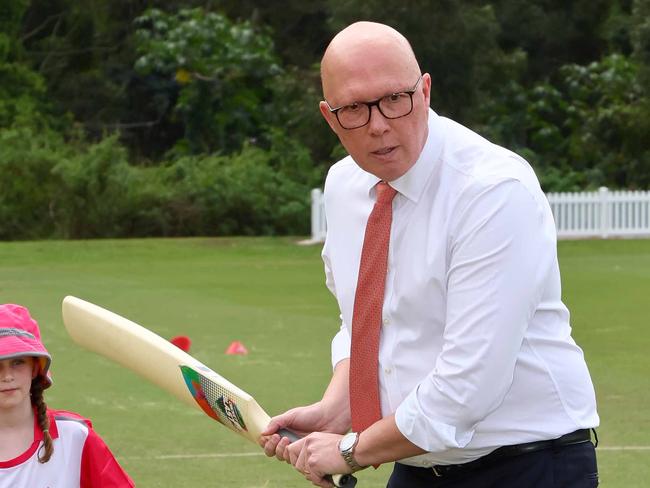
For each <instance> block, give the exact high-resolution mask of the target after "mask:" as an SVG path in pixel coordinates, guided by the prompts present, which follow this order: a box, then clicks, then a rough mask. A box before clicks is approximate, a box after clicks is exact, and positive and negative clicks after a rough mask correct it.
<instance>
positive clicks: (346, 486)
mask: <svg viewBox="0 0 650 488" xmlns="http://www.w3.org/2000/svg"><path fill="white" fill-rule="evenodd" d="M278 434H279V435H280V436H282V437H286V438H287V439H289V440H290V441H291V442H294V441H297V440H298V439H300V437H299V436H297V435H296V434H295V433H294V432H291V431H290V430H287V429H280V430H278ZM325 479H326V480H328V481H331V482H332V483H334V486H336V487H337V488H354V487H355V486H357V479H356V478H355V477H354V476H352V475H351V474H332V475H329V474H328V475H327V476H325Z"/></svg>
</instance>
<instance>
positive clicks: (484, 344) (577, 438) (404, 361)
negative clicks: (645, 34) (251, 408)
mask: <svg viewBox="0 0 650 488" xmlns="http://www.w3.org/2000/svg"><path fill="white" fill-rule="evenodd" d="M321 76H322V86H323V95H324V100H323V101H322V102H320V111H321V114H322V115H323V117H324V118H325V120H326V121H327V123H328V124H329V126H330V127H331V128H332V130H333V131H334V132H335V133H336V135H337V136H338V138H339V140H340V141H341V143H342V144H343V146H344V147H345V149H346V150H347V152H348V153H349V156H348V157H346V158H344V159H343V160H341V161H339V162H337V163H336V164H334V165H333V166H332V167H331V169H330V171H329V173H328V176H327V180H326V183H325V208H326V215H327V223H328V231H327V239H326V242H325V245H324V248H323V253H322V255H323V260H324V263H325V272H326V282H327V286H328V288H329V289H330V290H331V291H332V293H333V294H334V296H335V297H336V300H337V302H338V304H339V308H340V312H341V327H340V330H339V332H338V333H337V334H336V336H335V337H334V339H333V341H332V365H333V375H332V379H331V382H330V384H329V386H328V388H327V390H326V391H325V393H324V395H323V397H322V399H321V400H320V401H319V402H317V403H315V404H313V405H309V406H304V407H298V408H295V409H292V410H289V411H288V412H286V413H284V414H282V415H279V416H277V417H275V418H273V419H272V421H271V423H270V424H269V427H268V428H267V430H266V431H265V432H264V436H263V437H262V438H261V440H260V444H261V445H262V446H263V447H264V449H265V452H266V454H267V455H269V456H276V457H277V458H278V459H280V460H284V461H287V462H290V463H291V464H292V465H293V466H295V468H296V469H297V470H298V471H300V472H301V473H302V474H303V475H304V476H305V477H306V478H307V479H308V480H310V481H311V482H312V483H313V484H315V485H317V486H321V487H329V486H332V485H331V484H330V483H329V482H328V481H327V480H326V479H325V478H324V477H325V475H326V474H328V473H350V472H354V471H357V470H359V469H363V468H364V467H367V466H371V465H372V466H377V465H380V464H383V463H388V462H395V464H394V468H393V473H392V474H391V477H390V479H389V481H388V485H387V486H388V487H389V488H418V487H433V486H445V487H467V488H469V487H471V488H481V487H499V488H504V487H505V488H508V487H517V488H521V487H527V488H531V487H594V486H597V485H598V473H597V467H596V457H595V450H594V444H593V443H592V442H591V429H593V428H595V427H596V426H597V425H598V423H599V419H598V415H597V412H596V401H595V394H594V389H593V385H592V381H591V378H590V375H589V372H588V369H587V366H586V363H585V360H584V357H583V353H582V351H581V349H580V348H579V347H578V346H577V345H576V343H575V342H574V340H573V339H572V338H571V327H570V325H569V313H568V310H567V308H566V307H565V305H564V304H563V303H562V299H561V290H560V272H559V266H558V261H557V254H556V234H555V225H554V221H553V217H552V214H551V210H550V208H549V206H548V203H547V201H546V198H545V196H544V194H543V193H542V190H541V188H540V186H539V183H538V180H537V178H536V177H535V174H534V172H533V170H532V169H531V167H530V165H529V164H528V163H527V162H526V161H525V160H523V159H522V158H521V157H519V156H518V155H516V154H514V153H512V152H510V151H508V150H506V149H504V148H502V147H499V146H496V145H494V144H492V143H490V142H488V141H487V140H485V139H483V138H482V137H480V136H479V135H477V134H476V133H474V132H472V131H470V130H469V129H467V128H465V127H463V126H461V125H459V124H457V123H455V122H453V121H451V120H449V119H446V118H444V117H440V116H438V115H437V114H436V113H435V112H433V111H432V110H431V109H430V108H429V101H430V100H429V96H430V90H431V77H430V75H429V74H428V73H424V74H422V73H421V71H420V67H419V65H418V62H417V60H416V57H415V55H414V52H413V50H412V48H411V46H410V44H409V42H408V41H407V40H406V39H405V38H404V37H403V36H402V35H401V34H400V33H399V32H397V31H395V30H394V29H392V28H390V27H388V26H386V25H382V24H377V23H371V22H359V23H355V24H352V25H350V26H348V27H347V28H345V29H344V30H342V31H341V32H339V33H338V34H337V35H336V36H335V37H334V39H333V40H332V41H331V43H330V45H329V46H328V48H327V50H326V52H325V54H324V56H323V59H322V64H321ZM440 76H444V73H441V74H440ZM386 195H388V196H386ZM376 200H379V201H380V202H378V203H376ZM382 205H383V207H382ZM376 206H379V207H381V208H383V209H384V210H383V213H382V214H381V215H382V216H381V217H380V216H378V215H379V214H376V215H375V210H374V208H375V207H376ZM386 208H388V211H386ZM371 213H372V214H373V216H371ZM369 216H371V218H370V219H369ZM386 218H387V219H388V220H385V219H386ZM379 221H381V222H382V223H381V224H379V227H376V225H378V224H376V222H379ZM386 228H387V229H388V230H386ZM377 229H384V230H382V231H378V230H377ZM382 232H385V234H383V235H385V237H384V239H383V241H382V240H381V239H379V240H378V239H376V238H375V237H373V236H375V235H376V234H381V233H382ZM386 246H387V251H386V250H385V249H386ZM382 252H383V253H384V254H381V253H382ZM373 253H374V254H375V255H381V256H385V257H380V258H379V261H373V262H372V264H364V263H366V262H365V261H364V260H365V259H367V258H366V257H365V256H366V255H368V256H369V255H372V254H373ZM368 259H369V258H368ZM368 270H370V271H368ZM368 273H369V274H368ZM369 277H370V278H369ZM368 283H370V286H368ZM362 287H363V289H361V288H362ZM377 290H379V291H378V292H377ZM382 290H383V292H382ZM373 293H378V294H379V295H380V297H379V301H378V305H374V307H375V308H372V306H373V305H370V307H371V308H367V307H366V305H365V303H366V302H367V301H368V296H369V295H373ZM382 299H383V302H382ZM375 301H377V300H375ZM363 307H366V308H363ZM368 324H370V325H368ZM355 332H356V334H355ZM373 334H376V335H377V336H378V340H374V342H373V340H371V339H370V338H371V336H373ZM359 384H361V385H369V386H364V387H363V389H362V390H363V391H361V393H360V392H359V391H358V390H359V387H358V385H359ZM375 398H376V400H375ZM375 404H376V405H375ZM280 428H288V429H291V430H294V431H296V432H298V433H299V434H301V435H305V436H306V437H304V438H303V439H301V440H300V441H297V442H294V443H292V444H289V440H288V439H286V438H281V437H280V436H279V435H278V434H277V433H276V432H277V430H278V429H280ZM350 429H352V431H350Z"/></svg>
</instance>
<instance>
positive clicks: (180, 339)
mask: <svg viewBox="0 0 650 488" xmlns="http://www.w3.org/2000/svg"><path fill="white" fill-rule="evenodd" d="M169 342H171V343H172V344H174V345H175V346H176V347H178V348H179V349H182V350H183V351H185V352H188V351H189V350H190V346H191V345H192V341H191V340H190V338H189V337H187V336H176V337H172V338H171V339H169Z"/></svg>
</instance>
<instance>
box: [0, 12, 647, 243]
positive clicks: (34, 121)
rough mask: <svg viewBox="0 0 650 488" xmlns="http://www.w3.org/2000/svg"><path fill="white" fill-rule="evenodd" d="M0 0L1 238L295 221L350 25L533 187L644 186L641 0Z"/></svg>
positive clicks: (321, 166)
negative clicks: (333, 65) (397, 47)
mask: <svg viewBox="0 0 650 488" xmlns="http://www.w3.org/2000/svg"><path fill="white" fill-rule="evenodd" d="M5 4H6V5H3V8H2V10H1V11H0V143H2V147H0V158H1V160H0V170H1V171H2V173H0V192H1V193H0V239H23V238H39V237H52V236H61V237H96V236H103V237H108V236H150V235H163V236H165V235H170V236H171V235H173V236H177V235H217V234H218V235H221V234H281V233H306V232H307V231H308V229H307V226H308V223H309V218H308V214H309V209H308V201H307V199H308V195H309V189H310V188H311V187H313V186H319V185H321V184H322V180H323V176H324V174H325V171H326V168H327V167H328V165H329V164H330V163H331V162H332V161H333V160H334V159H337V158H339V157H341V156H343V155H344V150H343V148H342V147H341V146H340V145H339V144H338V141H337V139H336V137H335V136H334V134H332V132H331V131H330V129H329V127H328V126H327V124H326V123H325V122H324V121H323V120H322V117H321V116H320V113H319V111H318V108H317V106H318V101H319V100H320V98H321V94H320V80H319V66H318V62H319V60H320V57H321V54H322V52H323V50H324V48H325V46H326V45H327V42H328V41H329V39H330V38H331V37H332V36H333V35H334V33H335V32H336V31H337V30H338V29H340V28H341V27H343V26H344V25H346V24H348V23H350V22H353V21H356V20H362V19H365V20H376V21H380V22H385V23H387V24H389V25H392V26H394V27H396V28H398V29H399V30H401V31H402V32H404V33H405V34H406V35H407V37H408V38H409V39H410V40H411V42H412V45H413V48H414V51H415V53H416V55H417V56H418V59H419V60H420V64H421V68H422V69H423V70H424V71H428V72H430V73H431V74H432V79H433V86H432V90H433V91H432V105H433V108H434V109H435V110H436V111H438V112H439V113H441V114H443V115H450V116H452V117H453V118H454V119H457V120H458V121H459V122H461V123H464V124H466V125H470V126H472V127H475V128H477V129H478V130H479V131H480V132H482V133H484V134H486V135H487V136H489V137H490V138H491V139H493V140H495V142H498V143H501V144H503V145H505V146H507V147H509V148H511V149H513V150H515V151H517V152H519V153H521V154H522V155H523V156H525V157H526V158H527V159H529V160H530V161H531V162H532V163H533V165H534V166H535V168H536V170H537V172H538V174H539V176H540V179H541V181H542V184H543V186H544V188H545V189H546V190H581V189H585V188H594V187H597V186H600V185H607V186H610V187H613V188H621V187H625V188H644V189H647V188H649V187H650V169H649V168H650V145H649V143H648V141H647V139H648V137H647V134H648V133H650V24H649V20H648V19H650V0H612V1H608V0H595V1H587V0H570V1H563V0H543V1H538V2H527V1H524V0H494V1H491V2H475V1H473V0H463V1H458V2H452V1H449V0H416V1H413V2H408V3H404V2H402V3H399V2H384V1H381V0H366V1H363V2H360V1H348V0H318V1H315V2H301V1H299V0H287V2H284V3H283V6H282V8H278V6H277V5H275V4H274V3H273V2H271V3H268V4H261V3H260V2H256V1H255V0H240V1H234V0H223V1H218V0H207V1H201V0H146V1H142V0H137V1H133V0H111V1H110V2H108V1H105V0H16V1H13V2H5ZM271 209H272V210H271Z"/></svg>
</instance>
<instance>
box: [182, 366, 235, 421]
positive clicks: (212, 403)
mask: <svg viewBox="0 0 650 488" xmlns="http://www.w3.org/2000/svg"><path fill="white" fill-rule="evenodd" d="M180 368H181V373H182V375H183V379H184V380H185V384H186V385H187V389H188V390H189V391H190V394H191V395H192V397H193V398H194V400H195V401H196V403H198V405H199V406H200V407H201V410H203V411H204V412H205V413H206V414H207V415H209V416H210V417H212V418H213V419H215V420H216V421H217V422H221V423H222V424H223V425H225V426H226V427H230V428H231V429H233V430H236V431H242V430H244V431H248V429H247V428H246V423H245V422H244V418H243V417H242V415H241V412H240V411H239V408H238V407H237V404H236V403H235V401H234V400H232V399H231V398H229V397H228V396H226V394H227V392H225V391H224V390H223V388H221V387H220V386H219V385H218V384H215V383H214V382H212V381H210V379H209V378H206V377H204V376H203V375H202V374H201V373H199V372H198V371H196V370H195V369H193V368H191V367H189V366H181V367H180ZM208 371H211V370H208Z"/></svg>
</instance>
